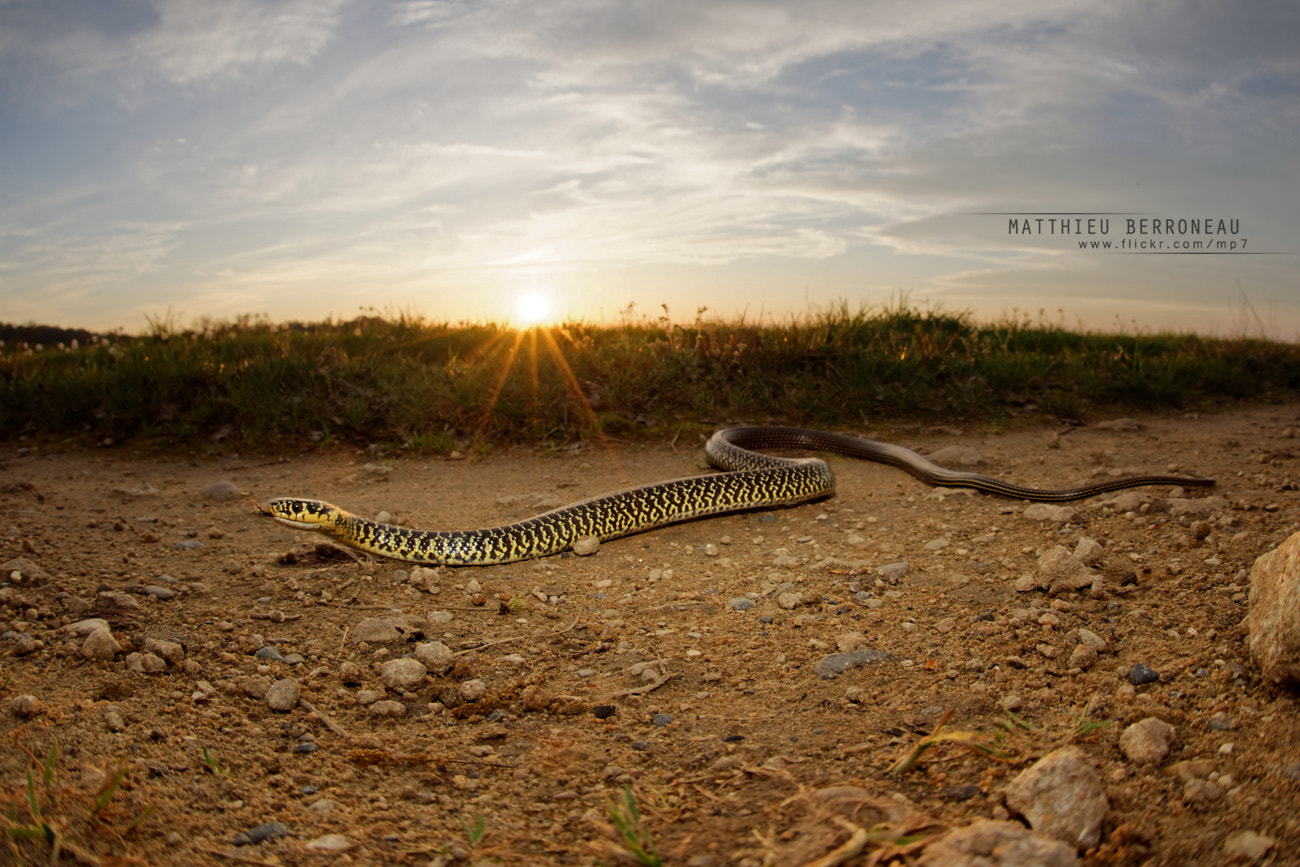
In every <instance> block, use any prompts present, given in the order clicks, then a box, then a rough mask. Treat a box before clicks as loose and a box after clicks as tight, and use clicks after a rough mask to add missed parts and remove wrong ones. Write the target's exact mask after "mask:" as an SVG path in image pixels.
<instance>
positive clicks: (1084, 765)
mask: <svg viewBox="0 0 1300 867" xmlns="http://www.w3.org/2000/svg"><path fill="white" fill-rule="evenodd" d="M1006 800H1007V806H1008V807H1010V808H1011V809H1013V810H1015V811H1016V812H1017V813H1019V814H1020V815H1022V816H1024V817H1025V819H1026V820H1027V821H1028V822H1029V825H1030V827H1032V828H1033V829H1034V830H1036V831H1041V832H1043V833H1045V834H1049V835H1051V836H1052V837H1055V838H1056V839H1058V840H1060V841H1061V842H1063V843H1066V844H1067V845H1070V846H1073V847H1075V848H1076V849H1091V848H1092V847H1093V846H1096V845H1097V844H1098V843H1099V842H1100V841H1101V823H1102V820H1103V819H1104V818H1105V817H1106V811H1107V810H1108V809H1109V807H1110V802H1109V801H1108V800H1107V798H1106V789H1105V787H1104V786H1103V785H1102V784H1101V779H1100V778H1099V777H1098V776H1097V771H1096V770H1095V769H1094V768H1093V766H1092V762H1091V761H1090V760H1089V759H1088V756H1087V754H1086V753H1085V752H1084V751H1083V750H1082V749H1080V748H1079V747H1077V746H1068V747H1061V748H1060V749H1058V750H1054V751H1052V752H1050V753H1048V754H1047V755H1046V756H1043V758H1041V759H1039V760H1038V761H1037V762H1035V763H1034V764H1033V765H1031V766H1030V767H1028V768H1026V769H1025V770H1023V771H1021V772H1020V774H1019V775H1018V776H1017V777H1016V778H1015V779H1014V780H1012V781H1011V784H1010V785H1009V786H1007V791H1006Z"/></svg>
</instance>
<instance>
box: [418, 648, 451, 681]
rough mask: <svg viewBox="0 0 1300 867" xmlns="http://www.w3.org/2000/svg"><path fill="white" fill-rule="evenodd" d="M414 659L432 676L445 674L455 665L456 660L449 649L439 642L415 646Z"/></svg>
mask: <svg viewBox="0 0 1300 867" xmlns="http://www.w3.org/2000/svg"><path fill="white" fill-rule="evenodd" d="M415 658H416V659H417V660H419V662H420V664H421V665H423V666H424V667H425V668H427V669H428V670H429V671H432V672H433V673H434V674H438V675H441V674H446V673H447V671H448V669H450V668H451V667H452V666H453V665H454V664H455V663H456V658H455V656H454V655H453V654H452V652H451V648H450V647H448V646H447V645H445V644H443V643H442V642H441V641H430V642H427V643H425V644H417V645H416V646H415Z"/></svg>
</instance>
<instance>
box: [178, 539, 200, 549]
mask: <svg viewBox="0 0 1300 867" xmlns="http://www.w3.org/2000/svg"><path fill="white" fill-rule="evenodd" d="M172 547H173V548H175V549H176V550H177V551H193V550H194V549H196V548H202V547H203V543H202V542H200V541H199V540H198V539H182V540H181V541H179V542H177V543H176V544H175V545H172Z"/></svg>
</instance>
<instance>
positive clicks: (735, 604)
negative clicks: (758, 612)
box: [727, 596, 754, 611]
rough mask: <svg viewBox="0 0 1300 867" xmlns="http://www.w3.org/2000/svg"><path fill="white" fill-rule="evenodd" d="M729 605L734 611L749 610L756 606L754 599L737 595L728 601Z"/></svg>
mask: <svg viewBox="0 0 1300 867" xmlns="http://www.w3.org/2000/svg"><path fill="white" fill-rule="evenodd" d="M727 607H728V608H730V609H731V610H732V611H748V610H749V609H751V608H753V607H754V600H753V599H749V598H747V597H745V596H737V597H736V598H735V599H732V600H731V601H730V602H728V603H727Z"/></svg>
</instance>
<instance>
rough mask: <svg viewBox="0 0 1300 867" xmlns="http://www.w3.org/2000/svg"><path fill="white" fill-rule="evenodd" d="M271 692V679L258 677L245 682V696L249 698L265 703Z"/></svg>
mask: <svg viewBox="0 0 1300 867" xmlns="http://www.w3.org/2000/svg"><path fill="white" fill-rule="evenodd" d="M270 691H271V678H269V677H263V676H262V675H260V674H259V675H257V676H255V677H250V678H249V679H248V680H246V681H244V694H245V695H247V696H248V697H249V698H253V699H257V700H258V701H265V700H266V694H267V693H268V692H270Z"/></svg>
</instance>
